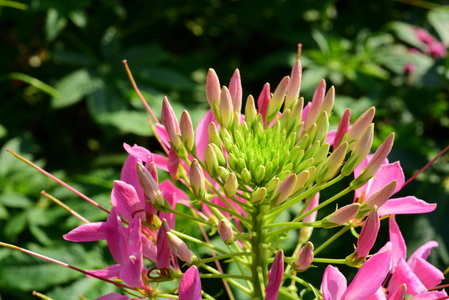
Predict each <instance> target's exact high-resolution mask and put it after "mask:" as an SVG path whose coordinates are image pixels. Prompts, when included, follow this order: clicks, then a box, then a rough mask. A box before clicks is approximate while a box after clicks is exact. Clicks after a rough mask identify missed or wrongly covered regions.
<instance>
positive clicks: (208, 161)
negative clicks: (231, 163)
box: [204, 144, 218, 177]
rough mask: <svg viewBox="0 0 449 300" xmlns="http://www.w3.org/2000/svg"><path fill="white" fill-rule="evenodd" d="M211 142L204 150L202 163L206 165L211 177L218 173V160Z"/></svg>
mask: <svg viewBox="0 0 449 300" xmlns="http://www.w3.org/2000/svg"><path fill="white" fill-rule="evenodd" d="M212 145H213V144H209V145H208V146H207V147H206V151H205V152H204V165H205V166H206V171H207V172H208V173H209V175H211V176H212V177H217V175H218V160H217V155H216V154H215V151H214V148H213V147H212Z"/></svg>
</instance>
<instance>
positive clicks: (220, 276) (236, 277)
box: [200, 274, 251, 280]
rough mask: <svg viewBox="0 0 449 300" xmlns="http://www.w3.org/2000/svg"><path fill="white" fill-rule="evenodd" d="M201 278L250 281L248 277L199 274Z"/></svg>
mask: <svg viewBox="0 0 449 300" xmlns="http://www.w3.org/2000/svg"><path fill="white" fill-rule="evenodd" d="M200 277H201V278H234V279H244V280H250V279H251V277H250V276H245V275H236V274H200Z"/></svg>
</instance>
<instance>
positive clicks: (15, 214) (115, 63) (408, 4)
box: [0, 0, 449, 299]
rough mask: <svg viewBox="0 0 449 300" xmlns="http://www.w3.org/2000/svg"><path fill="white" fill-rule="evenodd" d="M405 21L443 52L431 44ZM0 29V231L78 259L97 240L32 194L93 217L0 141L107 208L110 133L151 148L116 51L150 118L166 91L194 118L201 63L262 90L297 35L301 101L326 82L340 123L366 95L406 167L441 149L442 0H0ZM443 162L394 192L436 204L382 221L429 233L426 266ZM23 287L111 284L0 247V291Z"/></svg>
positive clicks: (412, 244) (448, 170)
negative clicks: (80, 237) (77, 240)
mask: <svg viewBox="0 0 449 300" xmlns="http://www.w3.org/2000/svg"><path fill="white" fill-rule="evenodd" d="M416 28H423V29H425V30H426V31H428V32H429V33H430V34H431V35H432V36H434V38H435V43H440V44H439V45H440V46H441V45H442V46H441V47H442V49H444V51H443V50H441V49H440V52H433V51H431V50H432V49H429V45H427V44H426V43H424V42H423V41H421V40H419V38H418V36H417V35H416ZM0 30H1V31H0V32H1V34H0V55H1V56H0V57H1V63H0V148H1V149H2V150H1V152H0V241H3V242H7V243H14V244H16V245H20V246H22V247H26V248H29V249H31V250H34V251H37V252H39V253H42V254H46V255H49V256H51V257H54V258H57V259H60V260H62V261H65V262H67V263H70V264H73V265H75V266H77V267H80V268H85V269H98V268H103V267H105V266H107V265H108V264H109V263H111V258H110V255H109V253H108V250H107V249H106V248H105V244H104V243H86V244H85V245H84V244H83V245H76V244H73V243H69V242H66V241H64V240H62V238H61V235H62V234H64V233H66V232H67V231H69V230H70V229H72V228H73V227H75V226H77V225H79V224H80V222H79V221H78V220H77V219H75V218H73V217H70V216H69V215H68V213H66V212H65V211H64V210H63V209H62V208H60V207H57V206H56V205H54V204H53V203H51V201H49V200H48V199H46V198H45V197H43V196H41V194H40V191H41V190H43V189H45V190H46V191H48V192H49V193H51V194H52V195H54V196H56V197H57V198H59V199H61V200H63V201H64V202H65V203H67V204H68V205H70V206H71V207H72V208H74V209H76V210H77V211H78V212H80V213H81V214H82V215H84V216H85V217H86V218H87V219H89V220H90V221H98V220H103V219H104V218H105V214H104V213H102V212H101V211H98V210H96V209H94V208H93V207H91V206H89V204H87V203H85V202H83V200H80V199H79V198H78V197H75V196H74V195H73V194H71V193H70V192H68V191H67V190H66V189H64V188H62V187H60V186H58V185H57V184H55V183H54V182H53V181H51V180H50V179H47V178H45V177H44V176H43V175H41V174H39V173H38V172H37V171H35V170H34V169H32V168H30V167H28V166H26V165H25V164H23V163H22V162H20V161H19V160H17V159H14V158H13V157H12V155H10V154H8V153H6V152H5V149H6V148H8V147H9V148H11V149H13V150H15V151H17V152H19V153H20V154H22V155H24V156H25V157H27V158H29V159H32V160H33V161H34V162H36V163H37V164H38V165H39V166H42V167H44V168H45V169H46V170H48V171H50V172H52V173H53V174H55V175H57V176H59V177H60V178H62V179H64V180H66V181H67V182H68V183H70V184H72V185H73V186H75V187H76V188H78V189H79V190H81V191H82V192H84V193H85V194H87V195H89V196H90V197H92V198H93V199H95V200H96V201H98V202H100V203H102V204H104V205H106V206H107V205H108V203H109V195H110V190H111V188H112V180H114V179H118V178H119V172H120V168H121V164H122V163H123V161H124V159H125V158H126V154H125V151H124V150H123V147H122V144H123V142H126V143H128V144H131V145H132V144H134V143H137V144H139V145H141V146H144V147H147V148H149V149H151V150H152V151H156V152H157V151H159V148H158V146H157V143H156V141H155V139H154V137H152V134H151V130H150V129H149V127H148V125H147V123H146V118H147V117H148V115H147V113H146V111H145V109H144V107H143V105H142V103H141V102H140V100H139V99H138V97H137V96H136V94H135V92H134V91H133V89H132V87H131V84H130V83H129V81H128V78H127V75H126V73H125V70H124V67H123V64H122V60H123V59H127V60H128V63H129V65H130V67H131V69H132V71H133V74H134V76H135V79H136V81H137V84H138V85H139V87H140V89H141V91H142V92H143V94H144V95H145V97H146V99H147V100H148V102H149V103H150V105H151V107H152V108H153V109H154V111H155V112H156V113H158V114H159V111H160V107H161V102H162V97H163V96H164V95H167V96H168V98H169V100H170V101H171V103H172V105H173V106H174V109H175V111H176V113H177V115H178V117H179V116H180V113H181V111H182V110H183V109H188V110H189V112H190V113H191V115H192V117H193V119H194V122H198V121H199V119H200V118H201V116H202V114H204V113H205V112H206V111H207V109H208V105H207V101H206V100H205V93H204V83H205V77H206V73H207V70H208V68H214V69H215V70H216V72H217V73H218V75H219V77H220V78H221V83H222V84H224V85H227V84H228V82H229V78H230V77H231V75H232V73H233V71H234V69H235V68H237V67H238V68H239V69H240V72H241V74H242V83H243V88H244V96H245V97H246V96H247V95H248V94H253V95H254V96H255V97H257V96H258V95H259V93H260V90H261V88H262V86H263V84H264V83H265V82H270V83H271V85H272V86H273V87H275V86H276V85H277V83H278V82H279V81H280V79H281V78H282V77H283V76H284V75H288V74H289V73H290V68H291V66H292V65H293V63H294V60H295V57H296V49H297V44H298V43H302V45H303V52H302V64H303V68H304V71H303V83H302V89H301V94H302V96H304V97H305V99H306V101H309V100H310V99H311V95H312V93H313V91H314V88H315V87H316V84H317V83H318V82H319V80H320V79H321V78H325V79H326V81H327V82H328V84H329V86H330V85H331V84H332V85H335V86H336V91H337V98H336V103H335V109H334V112H335V113H334V115H333V116H332V118H333V120H334V121H335V123H334V124H333V126H334V128H335V127H336V124H337V123H336V122H337V121H338V119H339V117H340V116H341V115H342V113H343V111H344V110H345V108H347V107H350V108H351V109H352V112H353V113H352V115H353V117H354V118H353V120H354V119H355V118H356V117H357V116H359V115H360V114H361V113H362V112H363V111H364V110H366V109H367V108H368V107H370V106H373V105H375V106H376V109H377V113H376V136H377V139H376V140H375V146H378V145H379V144H380V143H381V141H382V140H383V139H384V138H385V137H386V136H387V135H388V134H389V133H390V132H392V131H394V132H396V142H395V148H394V150H393V152H392V153H391V154H390V156H389V158H390V160H391V161H395V160H400V161H401V165H402V167H403V168H404V172H405V174H406V178H409V177H411V176H412V175H413V174H414V173H415V172H416V171H417V170H419V169H420V168H421V167H422V166H424V165H425V164H426V163H427V162H428V161H430V160H431V159H432V158H433V157H434V156H435V155H436V154H437V153H439V152H440V151H441V150H442V149H443V148H444V147H445V146H447V145H448V144H449V114H448V112H449V98H448V96H449V89H448V87H449V85H448V83H449V58H448V55H446V52H445V47H446V46H447V45H449V1H420V0H410V1H408V0H401V1H391V0H378V1H377V0H371V1H355V0H354V1H350V0H345V1H337V0H334V1H313V0H305V1H288V0H271V1H259V0H258V1H256V0H240V1H238V0H235V1H220V0H210V1H205V0H203V1H200V0H189V1H174V0H170V1H162V0H159V1H142V0H132V1H108V0H97V1H88V0H78V1H70V0H69V1H59V0H30V1H28V2H23V3H19V2H13V1H0ZM441 47H440V48H441ZM448 160H449V154H445V155H443V156H442V157H441V158H440V159H439V160H438V161H437V162H436V163H434V164H433V165H432V166H431V167H430V168H428V169H427V170H426V171H425V172H424V173H423V174H422V175H420V176H418V178H417V179H416V180H414V181H413V182H412V183H410V184H409V185H408V186H407V187H406V188H404V189H403V190H402V191H401V192H400V194H398V195H399V196H400V195H402V196H405V195H410V194H413V195H415V196H416V197H418V198H421V199H424V200H426V201H428V202H435V203H438V209H437V211H436V212H434V213H431V214H427V215H423V216H400V217H398V221H399V224H400V226H401V228H402V230H403V232H404V235H405V238H406V241H407V243H408V247H409V251H412V250H414V249H416V248H417V247H418V246H420V245H421V244H422V243H423V242H424V241H427V240H430V239H436V240H437V241H439V243H440V247H439V248H438V249H437V250H434V253H433V255H432V257H431V262H432V263H434V264H435V265H437V266H438V267H439V268H440V269H442V270H444V269H445V268H447V267H448V266H449V252H448V250H447V247H448V243H449V233H448V230H447V229H448V228H449V218H447V214H448V213H449V207H448V201H449V198H448V193H449V164H448ZM325 196H326V193H324V196H323V197H325ZM349 201H350V200H349ZM383 225H384V226H383V227H384V230H383V232H382V235H381V237H380V238H379V240H380V242H379V245H380V244H382V243H384V242H385V240H386V239H387V236H386V231H385V229H387V227H388V226H387V224H386V223H385V224H383ZM325 236H326V234H325V235H324V236H321V239H324V237H325ZM382 238H383V240H382ZM318 239H320V236H319V237H318ZM337 246H339V245H336V247H337ZM348 246H349V250H348ZM351 247H352V246H351V245H346V249H344V250H342V251H341V255H340V256H346V255H347V254H349V253H350V251H351ZM336 249H339V248H333V249H332V250H331V251H334V253H335V251H337V250H336ZM329 253H332V252H330V251H329V252H328V253H324V252H323V255H324V256H326V254H327V255H329ZM320 267H322V266H320ZM321 271H322V270H321ZM315 273H316V274H315V275H312V276H311V275H306V274H305V276H306V277H307V276H311V277H310V278H309V279H310V280H312V281H314V282H315V283H317V285H318V286H319V280H320V279H319V276H320V275H321V274H322V272H321V273H320V272H315ZM33 290H37V291H39V292H44V293H46V294H47V295H48V296H51V297H54V298H55V299H79V298H78V295H79V294H83V295H85V296H86V297H88V298H90V299H92V298H95V297H98V296H100V295H102V294H105V293H107V292H110V291H113V290H114V288H113V287H111V286H110V285H107V284H104V283H102V282H99V281H97V280H93V279H89V278H84V276H82V275H81V274H77V273H76V272H74V271H71V270H66V269H64V268H63V267H60V266H57V265H54V264H51V263H46V262H43V261H42V260H40V259H37V258H34V257H31V256H28V255H22V254H21V253H17V252H14V251H11V250H9V249H0V299H33V297H32V296H31V291H33ZM217 299H218V296H217Z"/></svg>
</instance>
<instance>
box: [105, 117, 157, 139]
mask: <svg viewBox="0 0 449 300" xmlns="http://www.w3.org/2000/svg"><path fill="white" fill-rule="evenodd" d="M147 118H148V114H147V113H145V112H139V111H118V112H114V113H110V114H107V115H105V116H103V117H101V118H100V119H99V121H100V122H101V123H103V124H109V125H112V126H114V127H117V128H118V129H120V130H121V131H122V132H123V133H133V134H137V135H141V136H151V135H153V133H152V132H151V129H150V127H149V125H148V123H147V121H146V119H147Z"/></svg>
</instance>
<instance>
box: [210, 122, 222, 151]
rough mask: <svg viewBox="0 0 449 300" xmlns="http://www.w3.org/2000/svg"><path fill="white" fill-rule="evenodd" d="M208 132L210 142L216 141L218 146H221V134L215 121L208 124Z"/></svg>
mask: <svg viewBox="0 0 449 300" xmlns="http://www.w3.org/2000/svg"><path fill="white" fill-rule="evenodd" d="M207 133H208V135H209V143H214V144H215V145H217V146H221V139H220V134H219V133H218V130H217V126H216V125H215V122H210V123H209V125H208V126H207Z"/></svg>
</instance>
